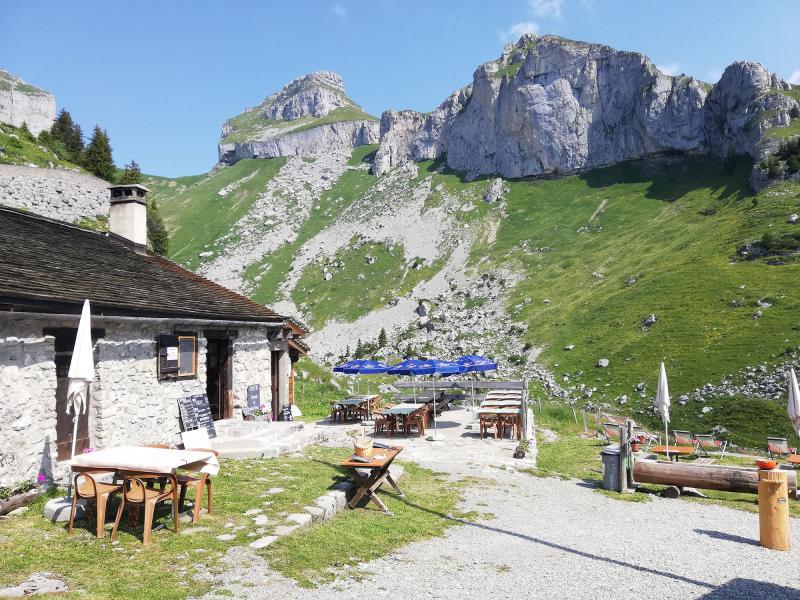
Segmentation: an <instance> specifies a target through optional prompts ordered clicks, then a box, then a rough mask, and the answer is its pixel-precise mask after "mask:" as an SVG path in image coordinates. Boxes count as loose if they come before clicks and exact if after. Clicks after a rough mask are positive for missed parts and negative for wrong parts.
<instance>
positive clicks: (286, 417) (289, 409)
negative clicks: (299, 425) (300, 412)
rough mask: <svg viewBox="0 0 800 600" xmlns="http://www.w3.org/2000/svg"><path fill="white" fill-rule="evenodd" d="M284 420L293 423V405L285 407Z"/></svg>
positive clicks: (285, 405)
mask: <svg viewBox="0 0 800 600" xmlns="http://www.w3.org/2000/svg"><path fill="white" fill-rule="evenodd" d="M283 420H284V421H292V420H293V418H292V405H291V404H284V405H283Z"/></svg>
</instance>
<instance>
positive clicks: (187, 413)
mask: <svg viewBox="0 0 800 600" xmlns="http://www.w3.org/2000/svg"><path fill="white" fill-rule="evenodd" d="M193 398H194V396H189V397H188V398H180V399H179V400H178V409H179V410H180V412H181V423H183V430H184V431H187V430H189V429H197V413H196V412H195V410H194V400H193Z"/></svg>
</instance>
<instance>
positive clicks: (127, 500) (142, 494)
mask: <svg viewBox="0 0 800 600" xmlns="http://www.w3.org/2000/svg"><path fill="white" fill-rule="evenodd" d="M162 477H164V475H163V474H158V473H133V474H126V475H125V478H124V479H123V481H122V500H121V501H120V503H119V509H117V518H116V519H114V528H113V529H112V530H111V539H112V540H114V539H116V537H117V529H119V522H120V519H122V511H123V510H125V505H126V504H133V505H139V506H142V508H143V509H144V532H143V533H142V545H144V546H148V545H149V544H150V542H151V541H152V535H153V516H154V514H155V511H156V505H158V503H159V502H163V501H165V500H172V520H173V522H174V523H175V533H178V484H177V481H176V479H175V475H171V474H170V475H168V476H167V478H168V479H169V483H170V485H169V487H168V488H167V489H165V490H157V489H155V488H152V487H147V485H146V484H145V482H146V481H148V480H150V479H160V478H162Z"/></svg>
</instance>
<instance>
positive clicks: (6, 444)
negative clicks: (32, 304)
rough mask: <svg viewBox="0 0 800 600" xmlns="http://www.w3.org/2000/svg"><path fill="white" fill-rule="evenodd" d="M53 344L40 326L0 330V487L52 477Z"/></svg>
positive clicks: (9, 325)
mask: <svg viewBox="0 0 800 600" xmlns="http://www.w3.org/2000/svg"><path fill="white" fill-rule="evenodd" d="M54 341H55V339H54V338H53V337H52V336H47V337H45V336H43V335H42V326H41V324H39V325H36V324H34V323H33V322H30V321H11V322H6V323H4V324H3V327H2V330H0V486H12V485H15V484H17V483H19V482H20V481H22V480H23V479H29V480H30V479H35V478H36V476H37V474H38V473H39V472H40V471H44V472H46V473H50V472H52V465H53V464H54V463H55V439H56V413H55V404H56V365H55V362H54V357H55V348H54Z"/></svg>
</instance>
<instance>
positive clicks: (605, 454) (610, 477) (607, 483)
mask: <svg viewBox="0 0 800 600" xmlns="http://www.w3.org/2000/svg"><path fill="white" fill-rule="evenodd" d="M600 458H601V459H602V461H603V489H605V490H611V491H613V492H621V491H622V490H621V489H620V487H619V447H618V446H611V447H609V448H603V449H602V450H601V451H600Z"/></svg>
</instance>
